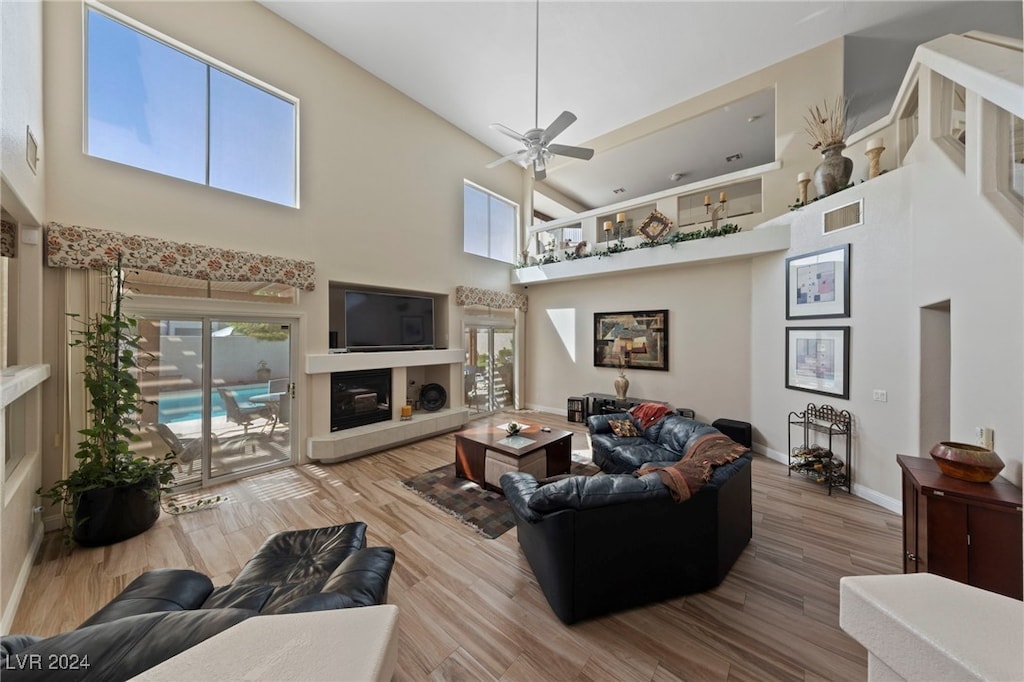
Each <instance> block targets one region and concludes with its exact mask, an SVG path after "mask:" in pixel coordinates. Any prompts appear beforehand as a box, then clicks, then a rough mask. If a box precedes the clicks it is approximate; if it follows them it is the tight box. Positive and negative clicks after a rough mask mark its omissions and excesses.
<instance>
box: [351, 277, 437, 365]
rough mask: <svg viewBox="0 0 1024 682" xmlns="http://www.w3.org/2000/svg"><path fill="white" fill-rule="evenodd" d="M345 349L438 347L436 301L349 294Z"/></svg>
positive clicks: (384, 295)
mask: <svg viewBox="0 0 1024 682" xmlns="http://www.w3.org/2000/svg"><path fill="white" fill-rule="evenodd" d="M343 333H344V339H343V341H342V344H343V347H344V348H345V349H346V350H349V351H386V350H427V349H432V348H434V299H433V298H430V297H428V296H409V295H405V294H387V293H380V292H372V291H357V290H351V289H350V290H346V291H345V325H344V332H343Z"/></svg>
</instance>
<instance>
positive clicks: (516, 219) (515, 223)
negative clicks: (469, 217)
mask: <svg viewBox="0 0 1024 682" xmlns="http://www.w3.org/2000/svg"><path fill="white" fill-rule="evenodd" d="M466 185H469V186H470V187H472V188H473V189H476V190H480V191H481V192H483V193H484V194H487V195H488V196H492V197H494V198H495V199H498V200H499V201H504V202H505V203H506V204H510V205H511V206H512V207H513V208H514V209H515V217H514V218H513V220H512V223H513V229H514V230H515V235H514V236H515V237H516V240H515V241H516V243H519V213H520V211H521V210H522V207H520V206H519V204H518V203H517V202H515V201H512V200H511V199H509V198H508V197H503V196H501V195H500V194H498V193H497V192H493V191H491V190H489V189H487V188H486V187H483V186H481V185H478V184H476V183H475V182H473V181H472V180H467V179H466V178H463V179H462V187H463V190H465V187H466ZM463 210H465V197H463ZM487 227H488V239H487V253H488V254H490V253H491V242H490V225H489V224H488V226H487ZM462 230H463V239H465V230H466V216H465V215H463V216H462ZM463 251H464V252H465V253H468V254H469V255H471V256H478V257H480V258H487V259H489V260H496V261H498V262H499V263H508V264H509V265H515V264H516V255H517V254H516V252H515V249H514V247H513V251H512V253H511V254H510V255H509V258H510V259H511V260H504V259H502V258H494V257H493V256H491V255H487V256H481V255H480V254H478V253H470V252H469V251H466V250H465V245H463Z"/></svg>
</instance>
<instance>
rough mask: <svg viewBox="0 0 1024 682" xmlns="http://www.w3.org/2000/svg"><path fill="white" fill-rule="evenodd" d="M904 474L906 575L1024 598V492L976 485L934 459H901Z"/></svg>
mask: <svg viewBox="0 0 1024 682" xmlns="http://www.w3.org/2000/svg"><path fill="white" fill-rule="evenodd" d="M896 461H897V462H899V465H900V468H901V469H902V470H903V572H904V573H918V572H925V571H927V572H928V573H934V574H936V575H941V576H944V577H946V578H950V579H952V580H957V581H959V582H962V583H966V584H968V585H973V586H975V587H980V588H982V589H985V590H990V591H992V592H998V593H999V594H1004V595H1006V596H1008V597H1013V598H1015V599H1021V598H1022V593H1024V574H1022V565H1024V556H1022V551H1021V545H1022V543H1021V532H1022V522H1021V519H1022V515H1021V508H1022V502H1021V491H1020V488H1018V487H1016V486H1015V485H1013V484H1012V483H1010V482H1009V481H1007V480H1005V479H1002V478H999V477H996V479H995V480H994V481H992V482H991V483H972V482H970V481H961V480H959V479H956V478H951V477H949V476H946V475H944V474H943V473H942V472H941V471H939V467H938V465H936V464H935V462H934V461H932V460H931V459H924V458H922V457H910V456H907V455H897V456H896Z"/></svg>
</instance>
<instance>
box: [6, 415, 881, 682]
mask: <svg viewBox="0 0 1024 682" xmlns="http://www.w3.org/2000/svg"><path fill="white" fill-rule="evenodd" d="M515 417H516V418H517V419H519V420H520V421H526V422H530V421H531V420H532V421H533V422H535V423H542V424H548V425H550V426H552V427H556V428H569V429H571V430H573V431H574V432H575V435H574V436H573V450H574V452H576V453H587V454H589V450H588V445H587V440H586V435H585V430H584V429H583V428H581V427H582V426H583V425H581V424H566V422H565V419H564V418H563V417H559V416H557V415H549V414H539V413H528V412H519V413H515ZM454 451H455V447H454V438H453V436H452V435H451V434H447V435H443V436H438V437H436V438H432V439H429V440H425V441H421V442H418V443H414V444H410V445H405V446H402V447H398V448H394V449H392V450H388V451H385V452H381V453H377V454H374V455H369V456H366V457H362V458H359V459H356V460H351V461H348V462H342V463H340V464H333V465H320V464H306V465H301V466H297V467H294V468H289V469H284V470H279V471H276V472H272V473H266V474H261V475H256V476H252V477H249V478H246V479H242V480H239V481H235V482H232V483H228V484H224V485H222V486H219V487H217V488H215V489H212V490H210V491H208V493H210V492H216V493H219V494H221V495H226V496H227V497H228V498H229V499H228V501H227V502H225V503H224V504H222V505H220V506H218V507H216V508H212V509H206V510H202V511H199V512H195V513H190V514H184V515H180V516H171V515H168V514H163V515H162V516H161V518H160V520H159V521H158V522H157V525H156V526H155V527H154V528H153V529H151V530H150V531H148V532H146V533H144V534H143V535H141V536H138V537H136V538H132V539H130V540H127V541H125V542H122V543H119V544H116V545H112V546H109V547H100V548H93V549H86V548H76V549H75V550H73V551H71V552H70V553H68V552H67V551H66V550H64V549H63V548H62V546H61V543H60V538H59V536H58V535H57V534H50V535H48V536H47V538H46V540H45V541H44V545H43V549H42V551H41V552H40V556H39V558H38V560H37V562H36V565H35V566H34V568H33V569H32V574H31V578H30V579H29V582H28V585H27V587H26V590H25V594H24V597H23V598H22V601H21V605H20V608H19V610H18V613H17V615H16V618H15V621H14V625H13V628H12V632H19V633H32V634H37V635H51V634H55V633H58V632H63V631H65V630H69V629H72V628H74V627H76V626H78V625H79V624H80V623H81V622H82V621H83V620H85V618H86V617H88V616H89V615H90V614H92V613H93V612H94V611H95V610H96V609H98V608H99V607H101V606H102V605H103V604H105V603H106V602H107V601H108V600H110V599H111V598H112V597H114V595H116V594H117V593H118V592H119V591H120V590H121V589H122V588H123V587H124V586H125V585H126V584H127V583H128V582H130V581H131V580H132V579H133V578H134V577H135V576H137V575H138V574H140V573H141V572H143V571H145V570H148V569H151V568H159V567H189V568H194V569H196V570H198V571H202V572H204V573H207V574H209V575H210V576H211V577H213V580H214V583H215V584H218V585H219V584H224V583H227V582H230V581H231V579H232V578H233V577H234V575H235V574H236V573H237V572H238V570H239V569H240V567H241V565H242V564H243V563H244V562H245V560H246V559H248V558H249V556H250V555H251V554H252V553H253V552H254V551H255V550H256V548H257V547H258V546H259V544H260V543H261V542H262V541H263V540H264V539H265V538H266V536H267V535H269V534H270V533H273V532H276V531H278V530H284V529H289V528H307V527H316V526H324V525H331V524H336V523H342V522H346V521H352V520H362V521H365V522H366V523H367V524H368V526H369V530H368V538H369V544H371V545H390V546H392V547H394V548H395V550H396V552H397V556H398V559H397V563H396V565H395V570H394V573H393V575H392V578H391V584H390V593H389V601H390V602H391V603H394V604H397V605H398V606H399V608H400V633H399V654H398V669H397V672H396V675H395V679H396V680H425V679H433V680H493V679H501V680H529V681H531V682H534V681H540V680H559V681H562V680H629V681H633V680H635V681H637V682H641V681H646V680H651V681H664V680H821V679H830V680H863V679H865V678H866V677H867V655H866V652H865V651H864V649H863V648H862V647H861V646H860V645H858V644H857V643H856V642H854V641H853V640H852V639H851V638H850V637H848V636H847V635H846V634H845V633H843V632H842V631H841V630H840V628H839V578H840V577H842V576H844V575H863V574H871V573H898V572H899V571H900V565H899V557H900V551H901V550H900V548H901V520H900V518H899V517H898V516H897V515H894V514H892V513H890V512H888V511H885V510H884V509H882V508H880V507H877V506H875V505H873V504H870V503H868V502H865V501H863V500H860V499H858V498H855V497H851V496H849V495H847V494H846V493H844V492H842V491H834V492H833V495H832V496H831V497H829V496H827V495H826V494H825V490H824V489H822V488H821V487H819V486H818V485H816V484H814V483H812V482H810V481H808V480H805V479H803V478H799V477H796V476H794V477H792V478H788V477H787V476H786V468H785V467H784V466H782V465H780V464H778V463H776V462H773V461H771V460H768V459H766V458H764V457H760V456H758V457H755V459H754V467H753V508H754V537H753V540H752V541H751V543H750V545H749V546H748V548H747V549H746V551H745V552H744V553H743V555H742V556H741V557H740V559H739V561H738V562H737V563H736V565H735V566H734V568H733V569H732V572H731V573H730V574H729V576H728V577H727V578H726V579H725V581H724V582H723V583H722V584H721V585H720V586H719V587H718V588H716V589H714V590H711V591H708V592H706V593H703V594H697V595H690V596H686V597H682V598H679V599H674V600H671V601H667V602H663V603H660V604H655V605H651V606H647V607H644V608H639V609H634V610H631V611H627V612H623V613H619V614H614V615H610V616H606V617H603V618H599V619H595V620H591V621H586V622H582V623H577V624H575V625H573V626H569V627H567V626H565V625H563V624H562V623H561V622H560V621H559V620H558V619H557V618H556V617H555V616H554V614H552V612H551V610H550V608H549V607H548V605H547V602H546V601H545V599H544V596H543V594H542V593H541V592H540V588H539V587H538V586H537V583H536V581H535V580H534V578H533V573H532V572H531V570H530V567H529V565H528V564H527V562H526V559H525V558H524V557H523V555H522V554H521V553H520V551H519V546H518V544H517V542H516V531H515V530H514V529H513V530H512V531H509V532H508V533H505V534H504V535H502V536H501V537H500V538H498V539H496V540H488V539H486V538H484V537H483V536H482V535H479V534H477V533H476V532H474V531H473V530H472V529H470V528H468V527H467V526H465V525H463V524H462V523H460V522H459V521H458V520H456V519H454V518H453V517H451V516H449V515H448V514H446V513H445V512H443V511H441V510H439V509H437V508H435V507H433V506H431V505H430V504H429V503H427V502H425V501H424V500H423V499H422V498H420V497H419V496H418V495H416V494H415V493H413V492H411V491H409V490H407V489H406V488H404V487H403V486H402V485H401V483H400V482H399V481H400V480H401V479H403V478H406V477H408V476H410V475H412V474H415V473H419V472H422V471H426V470H428V469H432V468H435V467H438V466H441V465H442V464H446V463H449V462H451V461H452V460H453V458H454ZM623 541H625V539H623ZM593 570H594V571H600V570H602V569H601V566H596V565H595V566H593ZM643 575H644V571H643V567H637V580H643Z"/></svg>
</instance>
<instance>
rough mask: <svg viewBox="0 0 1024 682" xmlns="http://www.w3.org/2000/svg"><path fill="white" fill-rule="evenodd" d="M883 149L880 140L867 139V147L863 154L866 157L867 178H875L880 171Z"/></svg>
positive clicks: (883, 145) (883, 146)
mask: <svg viewBox="0 0 1024 682" xmlns="http://www.w3.org/2000/svg"><path fill="white" fill-rule="evenodd" d="M884 151H885V144H884V143H883V142H882V140H880V139H879V140H869V141H868V149H867V151H865V152H864V156H866V157H868V178H869V179H870V178H877V177H878V176H879V175H880V174H881V172H882V164H881V160H882V152H884Z"/></svg>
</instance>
